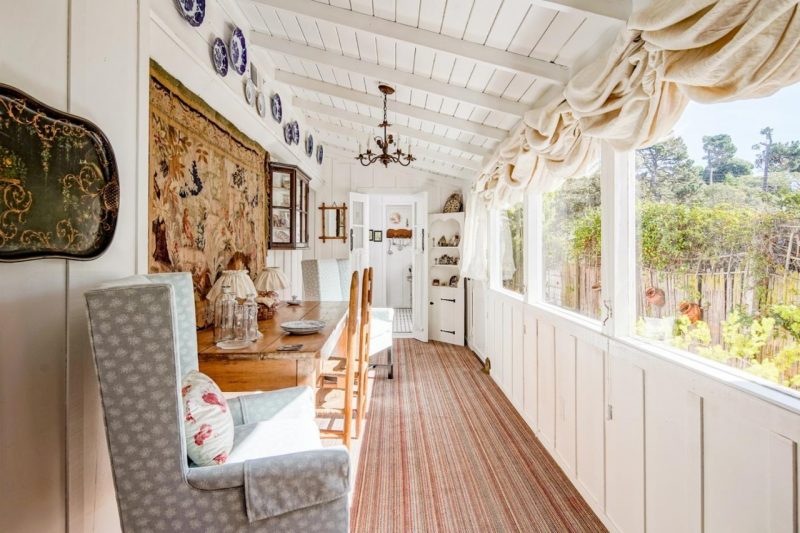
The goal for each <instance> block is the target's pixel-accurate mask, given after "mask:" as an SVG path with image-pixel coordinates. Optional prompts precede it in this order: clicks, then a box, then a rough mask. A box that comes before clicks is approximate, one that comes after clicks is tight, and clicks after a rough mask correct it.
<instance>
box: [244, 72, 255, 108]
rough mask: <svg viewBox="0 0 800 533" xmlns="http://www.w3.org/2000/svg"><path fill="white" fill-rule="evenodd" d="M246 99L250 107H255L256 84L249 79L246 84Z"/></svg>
mask: <svg viewBox="0 0 800 533" xmlns="http://www.w3.org/2000/svg"><path fill="white" fill-rule="evenodd" d="M244 98H245V100H247V103H248V104H250V105H253V104H254V103H255V101H256V84H255V83H253V80H251V79H250V78H247V81H246V82H244Z"/></svg>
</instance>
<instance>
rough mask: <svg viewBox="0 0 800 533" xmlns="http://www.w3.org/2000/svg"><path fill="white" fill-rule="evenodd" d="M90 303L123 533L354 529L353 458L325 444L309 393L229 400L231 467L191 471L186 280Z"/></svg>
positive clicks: (170, 277)
mask: <svg viewBox="0 0 800 533" xmlns="http://www.w3.org/2000/svg"><path fill="white" fill-rule="evenodd" d="M86 302H87V308H88V313H89V329H90V336H91V342H92V349H93V352H94V358H95V363H96V366H97V373H98V377H99V381H100V393H101V397H102V405H103V414H104V419H105V426H106V436H107V438H108V445H109V451H110V455H111V465H112V470H113V476H114V484H115V487H116V492H117V503H118V506H119V512H120V519H121V525H122V529H123V530H124V531H126V532H139V531H142V532H162V531H163V532H174V531H181V532H189V531H214V532H228V531H230V532H239V531H248V532H249V531H281V532H295V531H296V532H311V531H324V532H328V531H330V532H344V531H347V529H348V521H349V514H348V513H349V510H348V509H349V508H348V495H349V488H350V459H349V455H348V453H347V450H346V449H345V448H343V447H335V448H323V447H322V445H321V443H320V437H319V430H318V428H317V426H316V423H315V422H314V398H313V392H312V390H311V389H309V388H307V387H295V388H291V389H284V390H281V391H275V392H268V393H261V394H251V395H245V396H240V397H237V398H234V399H231V400H230V401H229V407H230V409H231V413H232V415H233V418H234V423H235V437H234V447H233V450H232V452H231V454H230V456H229V459H228V461H227V462H226V463H225V464H222V465H219V466H204V467H198V466H193V465H190V463H189V460H188V458H187V454H186V445H185V442H184V436H183V434H184V428H183V420H184V413H183V402H182V401H181V376H183V375H185V374H186V373H187V372H189V371H191V370H193V369H197V367H198V363H197V344H196V335H195V326H194V325H195V319H194V299H193V291H192V280H191V277H190V276H189V274H183V273H182V274H155V275H150V276H135V277H133V278H128V279H126V280H121V281H120V282H117V283H115V284H112V285H106V286H104V287H102V288H100V289H98V290H94V291H90V292H88V293H87V294H86Z"/></svg>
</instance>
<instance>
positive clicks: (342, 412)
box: [317, 272, 359, 447]
mask: <svg viewBox="0 0 800 533" xmlns="http://www.w3.org/2000/svg"><path fill="white" fill-rule="evenodd" d="M349 302H350V303H349V305H348V309H347V324H346V327H345V331H344V341H343V342H342V343H340V345H341V346H342V351H343V353H344V357H338V358H336V357H332V358H330V359H328V360H326V361H324V362H323V367H322V371H321V372H320V376H319V382H318V383H317V416H318V417H319V418H339V417H341V418H342V419H343V421H342V429H341V430H337V429H323V430H322V431H321V434H322V436H323V437H331V436H333V437H337V438H338V437H341V439H342V441H343V442H344V445H345V446H347V447H350V438H351V430H352V424H353V394H354V390H355V373H356V355H357V353H358V351H359V334H358V333H359V331H358V272H353V275H352V277H351V279H350V300H349Z"/></svg>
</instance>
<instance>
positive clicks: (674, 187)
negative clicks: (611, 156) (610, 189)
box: [636, 137, 703, 203]
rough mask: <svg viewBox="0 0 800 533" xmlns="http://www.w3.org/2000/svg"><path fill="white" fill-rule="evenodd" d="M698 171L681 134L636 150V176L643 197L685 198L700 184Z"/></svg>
mask: <svg viewBox="0 0 800 533" xmlns="http://www.w3.org/2000/svg"><path fill="white" fill-rule="evenodd" d="M700 174H701V169H700V168H699V167H696V166H695V165H694V161H692V160H691V159H690V158H689V152H688V150H687V149H686V143H685V142H684V141H683V139H682V138H680V137H670V138H669V139H667V140H665V141H663V142H660V143H658V144H654V145H652V146H648V147H646V148H641V149H639V150H637V151H636V177H637V178H638V180H639V190H640V194H641V196H642V198H644V199H647V200H654V201H677V202H682V203H683V202H687V201H689V200H690V199H691V198H692V197H693V196H694V195H695V194H696V193H697V192H698V191H699V190H700V188H701V187H702V186H703V180H702V178H701V176H700Z"/></svg>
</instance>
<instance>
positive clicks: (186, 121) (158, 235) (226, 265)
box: [148, 61, 269, 327]
mask: <svg viewBox="0 0 800 533" xmlns="http://www.w3.org/2000/svg"><path fill="white" fill-rule="evenodd" d="M149 152H150V162H149V180H150V183H149V200H148V203H149V209H148V218H149V228H150V232H149V239H148V241H149V242H148V251H149V254H148V259H149V270H150V272H191V273H192V279H193V281H194V288H195V311H196V316H197V325H198V327H203V326H205V325H206V324H207V319H206V317H207V313H206V310H207V306H208V303H207V301H206V298H205V297H206V294H207V293H208V291H209V290H210V289H211V287H212V286H213V284H214V282H215V281H216V280H217V277H219V275H220V274H221V273H222V271H223V270H227V269H231V268H234V269H247V270H248V271H250V272H251V273H252V274H256V273H258V272H260V271H261V270H262V269H263V268H264V266H265V265H266V258H267V228H268V224H267V223H268V218H267V194H266V190H267V181H266V180H267V165H268V163H269V154H267V152H266V151H265V150H264V149H263V148H262V147H261V146H260V145H259V144H258V143H256V142H255V141H253V140H251V139H249V138H248V137H246V136H245V135H244V134H243V133H241V132H240V131H239V130H238V129H236V127H235V126H233V125H232V124H231V123H230V122H228V121H227V120H226V119H225V118H223V117H222V116H220V115H219V114H218V113H217V112H216V111H214V110H213V109H211V108H210V107H209V106H208V104H206V103H205V102H204V101H203V100H202V99H200V98H199V97H198V96H197V95H195V94H194V93H192V92H191V91H189V90H188V89H187V88H186V87H184V86H183V85H182V84H181V83H180V82H179V81H178V80H176V79H175V78H173V77H172V76H170V75H169V74H168V73H167V72H165V71H164V69H163V68H161V67H160V66H159V65H158V64H157V63H155V62H154V61H151V63H150V147H149Z"/></svg>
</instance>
